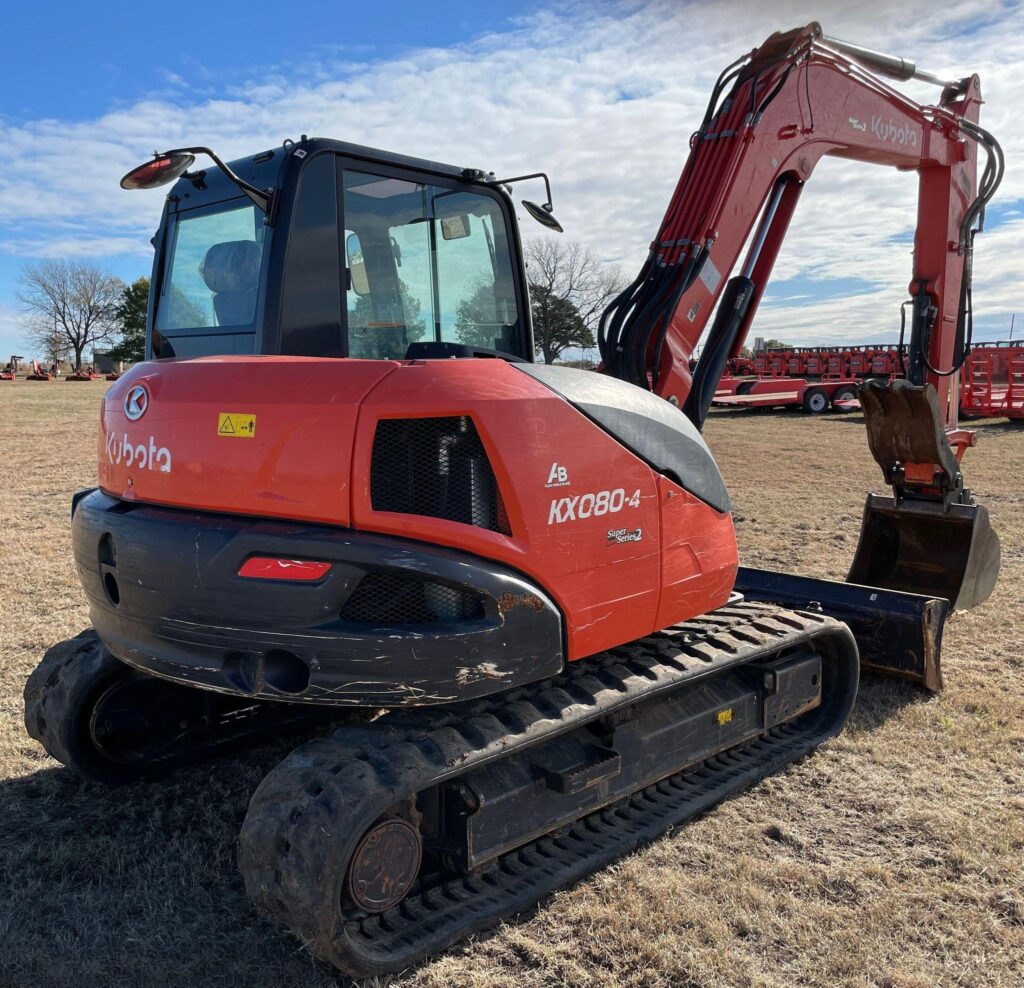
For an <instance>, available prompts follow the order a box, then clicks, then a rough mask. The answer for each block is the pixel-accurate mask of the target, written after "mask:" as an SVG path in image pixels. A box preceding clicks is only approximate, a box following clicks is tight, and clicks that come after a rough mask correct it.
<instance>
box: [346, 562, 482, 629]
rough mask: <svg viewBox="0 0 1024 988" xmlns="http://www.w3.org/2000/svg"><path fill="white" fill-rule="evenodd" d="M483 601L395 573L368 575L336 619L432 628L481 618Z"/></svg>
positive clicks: (461, 591) (456, 588)
mask: <svg viewBox="0 0 1024 988" xmlns="http://www.w3.org/2000/svg"><path fill="white" fill-rule="evenodd" d="M483 614H484V608H483V601H482V600H481V599H480V597H479V596H477V595H476V594H473V593H467V592H466V591H464V590H460V589H459V588H458V587H450V586H448V585H447V584H445V583H435V582H433V581H430V580H420V579H417V578H416V577H409V576H401V575H398V574H395V573H369V574H367V575H366V576H364V577H363V578H362V580H360V582H359V585H358V586H357V587H356V588H355V590H354V591H352V594H351V596H350V597H349V598H348V600H347V601H346V603H345V606H344V607H343V608H342V609H341V613H340V615H339V617H341V619H342V620H344V621H353V622H355V623H358V624H375V625H378V624H389V625H394V624H434V623H436V622H438V621H468V620H472V619H474V618H479V617H483Z"/></svg>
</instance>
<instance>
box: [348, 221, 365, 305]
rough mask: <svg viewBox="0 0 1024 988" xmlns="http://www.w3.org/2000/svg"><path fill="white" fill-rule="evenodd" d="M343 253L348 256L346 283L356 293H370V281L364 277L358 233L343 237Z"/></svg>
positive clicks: (361, 247)
mask: <svg viewBox="0 0 1024 988" xmlns="http://www.w3.org/2000/svg"><path fill="white" fill-rule="evenodd" d="M345 255H346V257H347V258H348V283H349V287H350V288H351V289H352V291H354V292H355V293H356V294H357V295H369V294H370V282H369V279H368V278H367V277H366V264H365V262H364V261H363V245H362V244H361V243H359V234H357V233H350V234H349V235H348V236H347V237H346V238H345Z"/></svg>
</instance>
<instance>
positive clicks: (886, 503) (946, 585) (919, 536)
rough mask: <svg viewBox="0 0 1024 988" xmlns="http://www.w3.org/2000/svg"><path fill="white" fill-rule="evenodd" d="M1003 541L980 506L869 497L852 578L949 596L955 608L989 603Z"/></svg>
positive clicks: (868, 584) (890, 588)
mask: <svg viewBox="0 0 1024 988" xmlns="http://www.w3.org/2000/svg"><path fill="white" fill-rule="evenodd" d="M999 566H1000V552H999V537H998V536H997V535H996V533H995V532H994V531H993V530H992V526H991V525H990V524H989V520H988V511H987V510H986V509H985V508H984V507H983V506H982V505H980V504H951V505H950V506H949V507H948V508H944V507H943V505H942V504H941V503H940V502H937V501H909V500H904V501H900V502H899V503H898V504H897V503H896V502H895V500H894V499H893V498H891V497H883V496H880V495H878V494H869V495H868V499H867V502H866V503H865V505H864V520H863V522H862V523H861V529H860V540H859V541H858V543H857V552H856V553H855V555H854V557H853V565H852V566H851V567H850V572H849V574H848V576H847V577H846V579H847V580H848V581H849V582H850V583H860V584H865V585H867V586H871V587H884V588H886V589H889V590H902V591H904V592H906V593H915V594H925V595H927V596H929V597H945V598H946V600H948V601H949V602H950V605H951V606H952V607H953V609H954V610H961V609H964V608H968V607H974V606H976V605H977V604H980V603H982V602H983V601H984V600H986V599H987V598H988V596H989V594H990V593H992V589H993V587H995V585H996V579H997V578H998V576H999Z"/></svg>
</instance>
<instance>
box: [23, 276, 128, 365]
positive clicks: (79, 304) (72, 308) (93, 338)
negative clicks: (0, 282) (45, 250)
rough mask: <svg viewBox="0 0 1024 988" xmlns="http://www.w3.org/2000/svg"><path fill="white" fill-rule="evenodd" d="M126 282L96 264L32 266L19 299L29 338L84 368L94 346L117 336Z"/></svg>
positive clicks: (30, 340) (24, 278)
mask: <svg viewBox="0 0 1024 988" xmlns="http://www.w3.org/2000/svg"><path fill="white" fill-rule="evenodd" d="M124 287H125V286H124V282H123V281H121V279H120V278H115V277H114V276H113V275H110V274H107V273H106V272H105V271H102V270H100V268H98V267H96V266H95V265H94V264H86V263H82V262H75V261H43V262H42V263H41V264H29V265H26V266H25V268H24V270H23V271H22V273H21V282H20V287H19V290H18V299H19V301H20V302H21V304H22V307H23V309H24V313H25V321H26V336H27V339H28V340H29V342H31V344H32V345H33V346H35V347H37V348H39V349H41V350H44V351H45V352H46V353H47V355H48V356H49V355H53V356H55V357H59V356H62V355H64V354H70V355H72V356H73V357H74V361H75V370H76V371H79V370H81V369H82V354H83V353H85V349H86V347H88V346H95V345H96V344H97V343H104V342H106V341H108V340H110V339H111V338H112V337H114V336H115V335H116V334H117V330H118V318H117V311H118V307H119V306H120V304H121V300H122V297H123V293H124Z"/></svg>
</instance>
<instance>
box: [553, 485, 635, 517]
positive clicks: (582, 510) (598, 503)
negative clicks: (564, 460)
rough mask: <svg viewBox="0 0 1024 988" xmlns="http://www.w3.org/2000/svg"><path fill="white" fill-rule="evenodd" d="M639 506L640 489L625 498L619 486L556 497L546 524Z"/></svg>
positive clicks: (610, 513)
mask: <svg viewBox="0 0 1024 988" xmlns="http://www.w3.org/2000/svg"><path fill="white" fill-rule="evenodd" d="M627 507H628V508H639V507H640V491H639V489H638V490H636V491H634V492H633V496H632V497H631V498H629V499H628V500H627V499H626V492H625V491H624V490H623V489H622V488H621V487H619V488H616V489H615V490H614V491H598V492H597V493H596V494H577V495H576V496H575V497H556V498H555V499H554V500H552V502H551V508H550V510H549V511H548V524H549V525H561V524H562V522H566V521H577V520H580V521H582V520H583V519H585V518H597V517H599V516H601V515H612V514H616V513H617V512H619V511H621V510H622V509H623V508H627Z"/></svg>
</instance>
